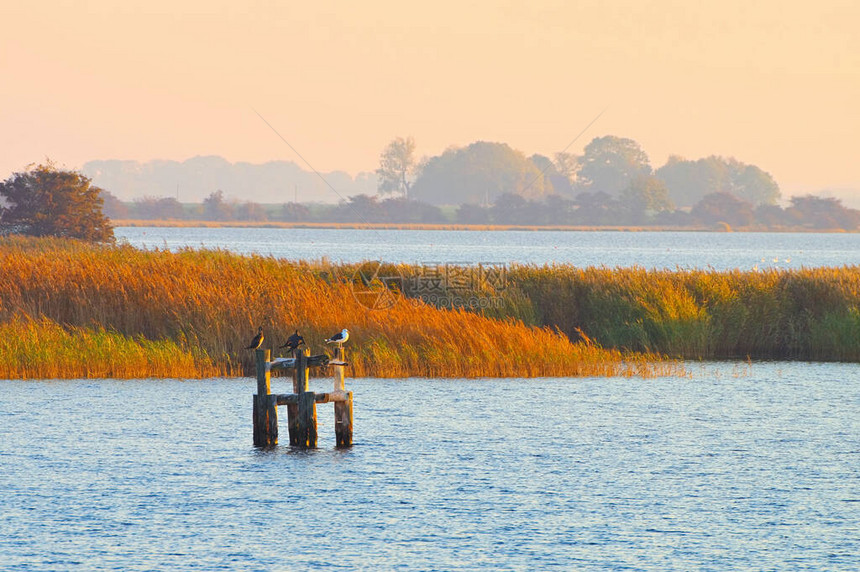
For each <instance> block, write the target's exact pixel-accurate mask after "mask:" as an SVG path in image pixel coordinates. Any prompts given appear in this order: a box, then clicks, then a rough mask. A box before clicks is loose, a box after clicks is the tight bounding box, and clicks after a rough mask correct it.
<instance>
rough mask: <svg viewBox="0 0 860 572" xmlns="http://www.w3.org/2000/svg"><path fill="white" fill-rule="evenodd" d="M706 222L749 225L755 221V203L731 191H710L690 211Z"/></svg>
mask: <svg viewBox="0 0 860 572" xmlns="http://www.w3.org/2000/svg"><path fill="white" fill-rule="evenodd" d="M690 214H692V215H693V217H695V218H696V219H698V220H699V221H701V222H703V223H705V224H717V223H721V222H724V223H727V224H729V225H731V226H749V225H751V224H752V223H753V222H754V221H755V215H754V214H753V205H752V204H751V203H749V202H747V201H745V200H743V199H739V198H738V197H736V196H735V195H733V194H731V193H710V194H708V195H705V196H704V197H702V200H701V201H699V202H698V203H696V204H695V205H694V206H693V209H692V210H691V211H690Z"/></svg>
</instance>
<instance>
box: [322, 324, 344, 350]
mask: <svg viewBox="0 0 860 572" xmlns="http://www.w3.org/2000/svg"><path fill="white" fill-rule="evenodd" d="M348 339H349V330H347V329H346V328H344V329H342V330H341V331H339V332H338V333H336V334H335V335H333V336H332V337H330V338H329V339H327V340H326V341H325V343H327V344H337V345H339V346H342V345H343V344H344V343H345V342H346V340H348Z"/></svg>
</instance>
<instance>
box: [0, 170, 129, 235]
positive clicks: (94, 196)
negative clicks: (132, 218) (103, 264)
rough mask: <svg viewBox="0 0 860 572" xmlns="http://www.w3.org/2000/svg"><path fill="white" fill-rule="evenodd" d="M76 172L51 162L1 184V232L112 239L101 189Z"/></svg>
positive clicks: (111, 228) (18, 174) (15, 175)
mask: <svg viewBox="0 0 860 572" xmlns="http://www.w3.org/2000/svg"><path fill="white" fill-rule="evenodd" d="M91 183H92V180H91V179H90V178H89V177H86V176H85V175H83V174H81V173H79V172H77V171H64V170H60V169H57V168H56V167H54V165H53V164H51V163H50V162H48V163H47V164H45V165H38V166H36V167H33V168H32V169H30V170H29V171H25V172H23V173H13V174H12V176H11V177H9V178H8V179H6V180H5V181H3V182H2V183H0V234H6V233H20V234H29V235H32V236H61V237H68V238H78V239H82V240H89V241H94V242H112V241H113V240H114V234H113V227H112V226H111V224H110V221H109V220H108V218H107V217H106V216H105V214H104V212H103V211H102V207H103V205H104V201H103V199H102V197H101V193H102V189H100V188H99V187H96V186H94V185H92V184H91Z"/></svg>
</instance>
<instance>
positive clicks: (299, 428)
mask: <svg viewBox="0 0 860 572" xmlns="http://www.w3.org/2000/svg"><path fill="white" fill-rule="evenodd" d="M294 355H295V357H294V358H276V359H275V360H271V350H264V349H258V350H256V358H257V393H256V394H255V395H254V446H255V447H273V446H275V445H277V444H278V407H277V406H278V405H286V406H287V417H288V427H289V432H290V445H292V446H295V447H301V448H306V449H313V448H316V446H317V407H316V404H317V403H334V434H335V440H336V443H337V446H338V447H350V446H352V392H351V391H346V389H345V387H344V368H345V367H346V362H345V360H344V352H343V346H339V347H338V348H337V353H335V360H334V362H332V363H329V360H328V356H326V355H319V356H311V355H310V350H309V349H307V348H302V349H299V350H296V351H295V352H294ZM326 365H328V366H331V367H333V368H334V388H333V390H332V391H331V392H328V393H314V392H313V391H309V389H308V387H309V384H308V381H309V378H308V373H309V370H310V368H312V367H325V366H326ZM273 369H292V370H293V393H285V394H273V393H272V389H271V371H272V370H273Z"/></svg>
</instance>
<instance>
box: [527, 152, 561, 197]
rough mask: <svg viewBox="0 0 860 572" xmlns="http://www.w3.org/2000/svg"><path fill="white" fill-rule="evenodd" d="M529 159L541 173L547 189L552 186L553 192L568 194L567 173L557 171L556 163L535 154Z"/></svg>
mask: <svg viewBox="0 0 860 572" xmlns="http://www.w3.org/2000/svg"><path fill="white" fill-rule="evenodd" d="M529 160H530V161H531V162H532V163H534V165H535V167H537V168H538V170H539V171H540V172H541V173H542V174H543V178H544V186H545V187H546V188H547V190H549V188H552V190H553V192H555V193H558V194H560V195H565V196H569V195H570V191H571V188H570V179H568V178H567V175H563V174H562V173H560V172H559V171H558V168H557V167H556V164H555V163H553V162H552V160H550V158H549V157H544V156H543V155H538V154H535V155H532V156H531V157H529Z"/></svg>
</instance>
